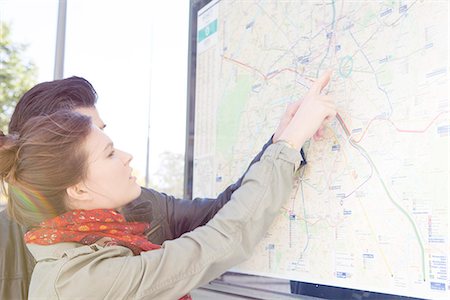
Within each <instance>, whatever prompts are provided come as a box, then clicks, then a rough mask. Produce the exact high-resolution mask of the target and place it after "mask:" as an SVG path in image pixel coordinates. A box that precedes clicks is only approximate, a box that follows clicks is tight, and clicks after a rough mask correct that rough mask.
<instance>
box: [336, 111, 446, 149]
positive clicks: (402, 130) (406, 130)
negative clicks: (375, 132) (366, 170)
mask: <svg viewBox="0 0 450 300" xmlns="http://www.w3.org/2000/svg"><path fill="white" fill-rule="evenodd" d="M448 113H449V111H443V112H440V113H439V114H437V116H435V117H434V118H433V120H431V121H430V122H429V123H428V125H427V126H426V127H425V128H424V129H415V130H414V129H401V128H398V127H397V125H395V123H394V122H392V121H391V120H386V119H378V118H376V117H375V118H373V119H372V120H370V122H369V124H367V126H366V129H365V130H364V132H363V134H362V135H361V137H360V138H359V139H358V140H353V141H354V142H355V143H359V142H361V140H362V139H363V137H364V136H365V134H366V133H367V131H368V130H369V127H370V125H372V123H373V121H375V120H379V121H387V122H389V123H391V124H392V126H394V128H395V130H396V131H398V132H402V133H424V132H425V131H427V130H428V129H429V128H430V127H431V125H432V124H433V123H434V122H435V121H436V120H437V119H438V118H439V117H440V116H441V115H444V114H448ZM343 124H344V125H345V123H343ZM347 130H348V129H347Z"/></svg>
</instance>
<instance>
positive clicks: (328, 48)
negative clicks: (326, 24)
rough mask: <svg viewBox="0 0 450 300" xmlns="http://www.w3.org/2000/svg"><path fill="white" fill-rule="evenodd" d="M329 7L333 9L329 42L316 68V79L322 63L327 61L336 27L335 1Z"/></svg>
mask: <svg viewBox="0 0 450 300" xmlns="http://www.w3.org/2000/svg"><path fill="white" fill-rule="evenodd" d="M331 6H332V8H333V20H332V22H331V36H330V38H329V39H330V40H329V42H328V47H327V52H326V53H325V56H324V57H323V58H322V61H321V62H320V64H319V66H318V67H317V73H316V77H317V78H318V77H319V71H320V68H321V67H322V64H323V62H324V61H325V59H327V56H328V53H329V52H330V47H331V41H332V39H333V35H334V29H335V28H334V26H336V6H335V1H334V0H333V1H332V2H331Z"/></svg>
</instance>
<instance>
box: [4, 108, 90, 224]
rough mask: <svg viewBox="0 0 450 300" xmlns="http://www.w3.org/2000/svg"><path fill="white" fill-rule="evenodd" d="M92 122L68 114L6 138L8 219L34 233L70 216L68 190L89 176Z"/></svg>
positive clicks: (44, 118)
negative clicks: (51, 220)
mask: <svg viewBox="0 0 450 300" xmlns="http://www.w3.org/2000/svg"><path fill="white" fill-rule="evenodd" d="M91 124H92V122H91V118H90V117H88V116H84V115H82V114H79V113H75V112H71V111H67V110H62V111H58V112H56V113H53V114H51V115H48V116H39V117H34V118H32V119H30V120H29V121H28V122H26V123H25V125H24V126H23V127H22V129H21V134H20V136H18V135H17V134H12V135H3V134H0V181H1V183H2V185H3V187H4V186H5V183H7V185H8V192H7V193H6V194H7V197H8V206H7V210H8V214H9V215H10V216H11V217H12V218H13V219H14V220H15V221H16V222H18V223H20V224H22V225H24V226H26V227H31V226H33V225H36V224H38V223H40V222H42V221H44V220H46V219H48V218H52V217H55V216H57V215H60V214H62V213H64V212H66V211H67V210H68V208H67V206H66V196H67V193H66V189H67V188H68V187H70V186H72V185H74V184H77V183H78V182H80V181H81V180H82V179H83V178H85V176H86V173H87V153H86V152H85V151H84V141H85V140H86V137H87V136H88V134H89V133H90V130H91Z"/></svg>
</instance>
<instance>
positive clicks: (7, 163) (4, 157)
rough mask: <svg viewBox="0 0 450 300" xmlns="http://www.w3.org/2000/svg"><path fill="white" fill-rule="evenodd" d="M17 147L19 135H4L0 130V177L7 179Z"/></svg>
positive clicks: (13, 163) (13, 162)
mask: <svg viewBox="0 0 450 300" xmlns="http://www.w3.org/2000/svg"><path fill="white" fill-rule="evenodd" d="M18 148H19V137H18V135H16V134H9V135H5V134H4V133H3V131H1V130H0V179H1V180H2V181H3V180H6V181H7V180H8V178H9V177H10V173H11V170H12V169H13V168H14V165H15V162H16V156H17V150H18Z"/></svg>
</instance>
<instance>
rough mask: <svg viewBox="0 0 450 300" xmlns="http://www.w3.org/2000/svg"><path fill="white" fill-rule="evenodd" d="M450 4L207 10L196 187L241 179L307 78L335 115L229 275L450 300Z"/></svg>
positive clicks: (247, 5)
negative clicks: (323, 89)
mask: <svg viewBox="0 0 450 300" xmlns="http://www.w3.org/2000/svg"><path fill="white" fill-rule="evenodd" d="M448 26H449V4H448V2H447V1H331V0H328V1H256V0H255V1H251V0H247V1H225V0H222V1H212V2H211V3H209V4H208V5H207V6H206V7H204V8H203V9H202V10H200V11H199V13H198V22H197V27H198V28H197V65H196V95H195V96H196V102H195V103H196V108H195V110H196V111H195V141H194V174H193V180H194V182H193V192H194V196H203V197H205V196H210V197H214V196H216V195H217V194H218V193H220V192H221V191H223V190H224V189H225V188H226V187H227V186H228V185H229V184H231V183H233V182H234V181H236V180H237V179H238V178H239V177H240V176H241V175H242V174H243V172H244V171H245V170H246V168H247V166H248V164H249V163H250V161H251V159H252V158H253V157H254V156H255V155H256V153H258V152H259V151H260V149H261V147H262V146H263V145H264V143H265V142H267V141H268V140H269V139H270V137H271V136H272V134H273V133H274V132H275V129H276V128H277V125H278V122H279V120H280V118H281V116H282V114H283V113H284V111H285V109H286V107H287V105H288V104H289V103H292V102H293V101H296V100H299V99H301V98H302V96H303V95H304V94H305V93H306V92H307V91H308V88H309V86H310V82H311V79H314V78H317V77H319V76H320V75H321V74H323V72H324V71H325V70H327V69H332V70H333V75H332V80H331V81H330V84H329V86H328V87H327V92H329V93H331V94H332V95H333V96H334V97H335V99H336V103H337V108H338V114H337V116H336V118H335V119H334V120H332V122H331V123H330V124H329V125H328V126H327V127H326V128H325V136H324V138H323V139H321V140H318V141H316V140H314V139H312V140H310V141H308V142H307V143H306V144H305V145H304V146H303V149H304V151H305V155H306V160H307V165H306V166H305V167H304V168H302V169H300V170H299V172H298V174H297V175H298V176H297V180H296V183H295V187H294V189H293V191H292V195H291V197H290V199H289V200H288V202H286V204H285V205H284V207H283V209H282V210H281V211H280V214H279V216H278V218H277V219H276V221H275V222H274V224H273V225H272V227H271V229H270V230H269V232H268V233H267V234H266V236H265V238H264V240H263V241H262V242H261V243H260V244H259V245H258V247H257V249H256V250H255V254H254V256H253V257H252V258H251V259H250V260H248V261H247V262H245V263H244V264H242V265H240V266H238V267H237V268H236V269H234V271H238V272H243V273H249V274H256V275H263V276H270V277H277V278H286V279H290V280H298V281H303V282H311V283H316V284H324V285H331V286H339V287H344V288H351V289H358V290H367V291H375V292H380V293H386V294H395V295H404V296H411V297H420V298H430V299H450V292H449V289H450V277H449V276H450V271H449V256H450V244H449V234H450V230H449V219H450V211H449V209H450V205H449V202H450V197H449V196H450V195H449V185H450V176H449V175H450V172H449V153H450V151H449V150H450V147H449V138H450V115H449V111H450V101H449V90H448V86H449V82H448V75H449V65H448V52H449V48H448V34H449V32H448Z"/></svg>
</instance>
